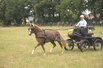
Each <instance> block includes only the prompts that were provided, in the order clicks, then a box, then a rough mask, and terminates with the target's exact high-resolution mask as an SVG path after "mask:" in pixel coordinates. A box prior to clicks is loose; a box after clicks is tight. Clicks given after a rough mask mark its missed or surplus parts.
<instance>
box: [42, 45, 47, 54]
mask: <svg viewBox="0 0 103 68" xmlns="http://www.w3.org/2000/svg"><path fill="white" fill-rule="evenodd" d="M41 46H42V49H43V51H44V56H45V55H46V53H45V48H44V45H41Z"/></svg>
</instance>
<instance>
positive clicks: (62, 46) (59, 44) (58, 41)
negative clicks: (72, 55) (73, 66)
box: [58, 41, 64, 54]
mask: <svg viewBox="0 0 103 68" xmlns="http://www.w3.org/2000/svg"><path fill="white" fill-rule="evenodd" d="M58 43H59V45H60V47H61V48H62V54H63V53H64V49H63V46H62V43H61V42H60V41H58Z"/></svg>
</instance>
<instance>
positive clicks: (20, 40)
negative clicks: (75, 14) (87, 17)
mask: <svg viewBox="0 0 103 68" xmlns="http://www.w3.org/2000/svg"><path fill="white" fill-rule="evenodd" d="M27 28H28V27H0V68H103V50H99V51H94V50H93V48H92V49H91V50H88V51H86V52H84V53H81V52H80V51H79V49H77V48H76V47H75V48H74V50H73V51H65V52H64V54H61V48H60V46H59V45H58V43H56V44H57V46H56V48H55V49H54V50H53V52H52V53H50V52H49V50H50V48H51V47H52V44H50V43H47V44H46V45H45V48H46V52H47V55H46V56H43V50H42V48H41V47H38V48H37V50H36V51H35V54H34V55H31V51H32V49H33V48H34V47H35V46H36V44H37V42H36V40H35V36H34V35H32V36H28V31H27ZM42 28H44V29H64V30H59V31H60V33H61V35H62V36H63V38H64V39H65V40H66V39H68V37H67V33H68V30H65V29H70V28H72V27H69V26H68V27H56V26H52V27H49V26H45V27H44V26H43V27H42ZM94 32H95V36H100V37H103V27H96V30H95V31H94Z"/></svg>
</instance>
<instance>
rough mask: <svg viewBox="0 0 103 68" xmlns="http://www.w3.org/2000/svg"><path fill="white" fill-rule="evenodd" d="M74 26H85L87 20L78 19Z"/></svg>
mask: <svg viewBox="0 0 103 68" xmlns="http://www.w3.org/2000/svg"><path fill="white" fill-rule="evenodd" d="M76 26H78V27H87V22H86V20H84V19H83V20H80V21H79V22H78V23H77V24H76Z"/></svg>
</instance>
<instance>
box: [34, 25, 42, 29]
mask: <svg viewBox="0 0 103 68" xmlns="http://www.w3.org/2000/svg"><path fill="white" fill-rule="evenodd" d="M33 27H35V28H36V29H37V30H41V28H40V27H39V26H38V25H36V24H33Z"/></svg>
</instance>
